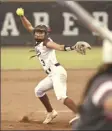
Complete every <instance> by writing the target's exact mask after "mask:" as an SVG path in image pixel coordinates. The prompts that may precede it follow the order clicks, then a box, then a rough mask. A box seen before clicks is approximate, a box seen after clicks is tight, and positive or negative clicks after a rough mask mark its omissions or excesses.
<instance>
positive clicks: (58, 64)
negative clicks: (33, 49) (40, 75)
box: [46, 63, 60, 74]
mask: <svg viewBox="0 0 112 131" xmlns="http://www.w3.org/2000/svg"><path fill="white" fill-rule="evenodd" d="M54 65H55V66H60V63H56V64H54ZM50 72H51V69H50V68H48V69H47V70H46V74H49V73H50Z"/></svg>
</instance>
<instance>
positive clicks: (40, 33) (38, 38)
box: [16, 8, 91, 124]
mask: <svg viewBox="0 0 112 131" xmlns="http://www.w3.org/2000/svg"><path fill="white" fill-rule="evenodd" d="M16 13H17V15H19V16H20V18H21V21H22V23H23V25H24V27H25V28H26V29H27V30H28V31H29V32H33V35H34V39H35V42H36V43H35V52H36V56H37V57H38V59H39V61H40V63H41V65H42V67H43V69H44V71H45V72H46V73H47V74H48V76H47V77H46V78H45V79H43V80H41V81H40V82H39V83H38V85H37V86H36V87H35V95H36V96H37V97H38V98H39V99H40V101H41V102H42V103H43V105H44V106H45V108H46V110H47V116H46V119H45V120H44V122H43V123H44V124H48V123H50V122H51V121H52V120H53V119H54V118H55V117H56V116H57V112H56V111H55V110H54V109H53V108H52V106H51V104H50V102H49V99H48V96H47V94H46V91H48V90H50V89H54V92H55V95H56V97H57V100H60V101H61V102H62V103H63V104H64V105H66V106H67V107H68V108H69V109H71V110H72V111H73V112H74V113H77V109H76V105H75V103H74V102H73V101H72V100H71V99H70V98H69V97H68V96H67V95H66V92H67V85H66V80H67V73H66V70H65V69H64V68H63V67H62V66H61V65H60V63H59V62H58V61H57V59H56V55H55V50H59V51H71V50H76V51H77V52H79V53H81V54H85V50H86V49H87V48H89V49H91V46H90V45H89V44H88V43H86V42H77V43H76V44H75V45H74V46H65V45H59V44H57V43H55V42H53V40H52V39H51V38H50V37H49V31H48V28H47V27H46V26H45V25H38V26H36V27H35V28H33V27H32V25H31V23H30V22H29V21H28V20H27V18H26V17H25V16H24V10H23V9H22V8H18V9H17V11H16ZM75 118H76V117H75Z"/></svg>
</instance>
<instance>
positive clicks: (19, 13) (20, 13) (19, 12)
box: [16, 8, 24, 16]
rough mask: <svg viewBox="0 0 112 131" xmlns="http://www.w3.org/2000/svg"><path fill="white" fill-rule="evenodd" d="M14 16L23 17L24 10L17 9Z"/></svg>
mask: <svg viewBox="0 0 112 131" xmlns="http://www.w3.org/2000/svg"><path fill="white" fill-rule="evenodd" d="M16 14H17V15H19V16H23V15H24V9H22V8H18V9H17V10H16Z"/></svg>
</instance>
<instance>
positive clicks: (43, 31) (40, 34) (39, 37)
mask: <svg viewBox="0 0 112 131" xmlns="http://www.w3.org/2000/svg"><path fill="white" fill-rule="evenodd" d="M48 34H49V30H48V27H47V26H46V25H38V26H36V27H35V28H34V39H35V40H36V41H38V42H42V41H44V40H45V39H46V38H47V37H48Z"/></svg>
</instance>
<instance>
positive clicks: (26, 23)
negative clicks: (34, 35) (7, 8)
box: [16, 8, 34, 32]
mask: <svg viewBox="0 0 112 131" xmlns="http://www.w3.org/2000/svg"><path fill="white" fill-rule="evenodd" d="M16 14H17V15H18V16H20V19H21V21H22V24H23V26H24V27H25V28H26V29H27V30H28V31H29V32H32V31H33V30H34V28H33V26H32V24H31V23H30V21H29V20H28V19H27V18H26V17H25V16H24V9H22V8H18V9H17V10H16Z"/></svg>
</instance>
